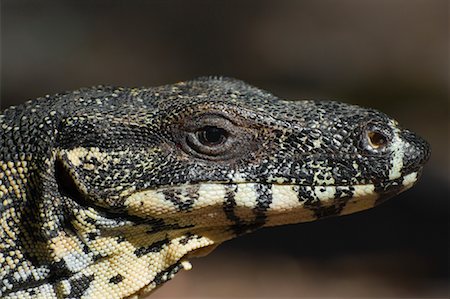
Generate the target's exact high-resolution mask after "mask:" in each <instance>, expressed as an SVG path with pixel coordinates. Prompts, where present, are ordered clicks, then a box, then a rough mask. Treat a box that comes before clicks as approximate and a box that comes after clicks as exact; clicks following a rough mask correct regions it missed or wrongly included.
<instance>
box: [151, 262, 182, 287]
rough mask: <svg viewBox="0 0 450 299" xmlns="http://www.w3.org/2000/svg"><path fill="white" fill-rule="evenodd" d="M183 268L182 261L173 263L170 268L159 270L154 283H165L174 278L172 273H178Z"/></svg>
mask: <svg viewBox="0 0 450 299" xmlns="http://www.w3.org/2000/svg"><path fill="white" fill-rule="evenodd" d="M181 269H183V266H182V265H181V263H179V262H178V263H175V264H173V265H171V266H170V267H169V268H167V269H165V270H163V271H161V272H159V273H158V274H156V275H155V278H153V281H152V282H153V283H155V284H156V285H157V286H159V285H161V284H163V283H164V282H166V281H168V280H170V279H171V278H172V275H174V274H176V273H177V272H178V271H180V270H181Z"/></svg>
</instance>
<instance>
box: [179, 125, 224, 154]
mask: <svg viewBox="0 0 450 299" xmlns="http://www.w3.org/2000/svg"><path fill="white" fill-rule="evenodd" d="M229 136H230V133H228V131H227V130H225V129H223V128H220V127H218V126H213V125H211V126H204V127H202V128H200V129H198V130H197V131H195V132H192V133H189V134H188V135H187V138H186V143H187V145H188V146H189V147H190V148H192V149H193V150H194V151H196V152H197V153H200V154H204V155H208V156H220V155H222V154H224V153H225V152H227V151H229V150H230V146H231V144H230V142H228V140H229Z"/></svg>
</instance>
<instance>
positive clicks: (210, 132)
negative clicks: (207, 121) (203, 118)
mask: <svg viewBox="0 0 450 299" xmlns="http://www.w3.org/2000/svg"><path fill="white" fill-rule="evenodd" d="M197 138H198V141H200V143H201V144H203V145H206V146H217V145H220V144H223V143H225V142H226V140H227V138H228V133H227V131H225V130H224V129H222V128H218V127H216V126H206V127H203V128H201V129H200V130H198V131H197Z"/></svg>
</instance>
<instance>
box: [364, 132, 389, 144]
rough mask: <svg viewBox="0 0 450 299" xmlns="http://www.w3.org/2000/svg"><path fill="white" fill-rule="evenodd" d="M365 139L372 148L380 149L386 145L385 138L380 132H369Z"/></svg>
mask: <svg viewBox="0 0 450 299" xmlns="http://www.w3.org/2000/svg"><path fill="white" fill-rule="evenodd" d="M367 138H368V139H369V143H370V145H371V146H372V147H373V148H380V147H383V146H385V145H386V143H387V138H386V136H384V135H383V134H381V133H380V132H376V131H369V132H367Z"/></svg>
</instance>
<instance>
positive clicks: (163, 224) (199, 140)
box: [23, 78, 429, 298]
mask: <svg viewBox="0 0 450 299" xmlns="http://www.w3.org/2000/svg"><path fill="white" fill-rule="evenodd" d="M41 101H42V103H43V104H41V107H42V106H46V109H47V110H48V111H49V113H50V114H49V115H51V116H52V117H50V118H48V119H47V120H45V122H46V123H47V124H48V126H50V127H52V128H53V131H52V132H54V135H55V138H54V139H52V140H51V142H50V144H51V146H47V147H46V146H44V147H43V149H41V152H42V153H43V156H45V159H43V160H42V161H41V162H40V163H41V164H42V165H44V166H42V167H41V168H40V169H44V168H45V169H46V174H45V175H41V176H40V181H39V182H41V185H42V186H41V189H40V193H39V198H38V199H31V200H32V201H35V202H36V203H35V204H34V205H35V207H34V208H35V211H34V212H33V213H32V215H30V216H31V219H33V223H32V224H30V225H29V226H30V228H29V229H35V230H38V231H39V234H38V235H39V237H38V238H37V239H38V240H37V243H38V244H39V246H38V248H39V249H38V251H37V253H36V254H33V258H34V260H37V261H39V262H40V263H41V264H42V265H46V267H47V268H48V269H49V274H48V275H50V276H51V277H53V278H52V279H53V281H54V282H53V283H51V288H53V289H55V290H56V291H57V292H59V294H62V295H61V296H63V295H64V296H66V295H67V296H68V294H72V292H75V293H73V294H75V295H77V296H79V297H81V296H82V295H84V296H87V297H89V296H90V297H96V296H97V297H98V296H109V297H111V298H122V297H126V296H130V295H133V294H141V295H142V294H145V293H147V292H149V291H151V290H152V289H154V288H155V287H157V286H159V285H161V284H162V283H163V282H165V281H166V280H168V279H170V278H171V277H172V276H173V275H174V274H175V273H176V272H177V271H178V270H180V269H182V268H186V269H187V268H189V267H190V266H189V264H188V263H187V262H186V259H187V258H189V257H191V256H196V255H200V254H203V253H205V252H207V251H209V250H210V249H212V248H213V247H214V246H216V245H218V244H220V243H221V242H223V241H225V240H227V239H230V238H233V237H235V236H237V235H241V234H244V233H247V232H250V231H253V230H255V229H258V228H260V227H263V226H271V225H281V224H289V223H299V222H305V221H312V220H316V219H319V218H323V217H329V216H338V215H344V214H349V213H352V212H356V211H360V210H364V209H368V208H371V207H373V206H375V205H376V204H377V203H379V202H381V201H383V200H385V199H387V198H389V197H391V196H393V195H395V194H398V193H400V192H402V191H404V190H406V189H408V188H410V187H411V186H412V185H413V184H414V183H415V182H416V181H417V179H418V176H419V174H420V172H421V169H422V167H423V165H424V163H425V162H426V161H427V159H428V157H429V146H428V144H427V143H426V142H425V141H424V140H423V139H421V138H420V137H418V136H417V135H415V134H414V133H412V132H410V131H408V130H405V129H402V128H401V127H400V126H399V125H398V123H397V122H396V121H395V120H393V119H391V118H389V117H388V116H386V115H385V114H383V113H381V112H378V111H376V110H373V109H365V108H361V107H357V106H353V105H348V104H343V103H339V102H333V101H309V100H308V101H286V100H280V99H278V98H277V97H275V96H273V95H271V94H270V93H267V92H265V91H262V90H260V89H257V88H255V87H252V86H249V85H247V84H245V83H243V82H242V81H238V80H234V79H227V78H200V79H198V80H194V81H189V82H181V83H178V84H174V85H166V86H161V87H157V88H149V89H128V88H118V89H115V88H108V87H99V88H93V89H82V90H79V91H76V92H73V93H68V94H63V95H58V96H57V101H54V102H50V100H46V102H44V101H43V100H41ZM27 109H31V108H29V107H27V106H25V107H24V108H23V111H26V110H27ZM43 127H45V125H44V126H43ZM46 132H49V130H47V131H46ZM48 223H51V225H49V224H48ZM38 264H39V263H38ZM52 272H53V273H52ZM55 275H56V276H55ZM58 275H60V276H58ZM46 279H47V280H48V277H47V278H46ZM42 285H44V283H42ZM76 285H77V287H76V288H77V289H76V291H74V290H75V289H74V288H75V286H76ZM80 285H81V287H80ZM69 297H70V296H69Z"/></svg>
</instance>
